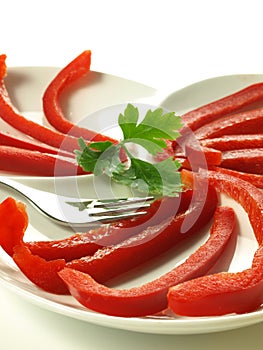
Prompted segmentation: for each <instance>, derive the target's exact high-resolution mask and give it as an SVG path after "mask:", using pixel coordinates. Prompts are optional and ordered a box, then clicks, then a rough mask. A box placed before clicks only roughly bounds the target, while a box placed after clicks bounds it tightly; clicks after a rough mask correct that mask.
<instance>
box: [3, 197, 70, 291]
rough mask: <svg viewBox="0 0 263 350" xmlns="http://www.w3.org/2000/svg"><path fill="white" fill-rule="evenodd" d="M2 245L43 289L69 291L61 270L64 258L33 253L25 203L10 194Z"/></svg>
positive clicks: (6, 205) (4, 206) (4, 219)
mask: <svg viewBox="0 0 263 350" xmlns="http://www.w3.org/2000/svg"><path fill="white" fill-rule="evenodd" d="M0 221H1V223H2V224H1V225H0V246H1V247H2V248H3V249H4V251H5V252H6V253H7V254H8V255H10V256H11V257H13V260H14V261H15V262H16V264H17V265H18V267H19V268H20V269H21V271H22V272H23V273H24V274H25V275H26V276H27V277H28V278H29V279H30V280H31V281H32V282H33V283H35V284H36V285H37V286H39V287H40V288H42V289H44V290H46V291H48V292H51V293H58V294H66V293H68V289H67V287H66V285H65V284H64V283H63V281H62V280H61V278H60V277H59V276H58V274H57V272H58V271H59V270H61V269H63V268H64V267H65V261H64V260H63V259H60V260H53V261H46V260H44V259H42V258H40V257H39V256H35V255H33V254H31V252H30V250H29V249H28V248H27V247H26V246H25V245H24V242H23V237H24V234H25V231H26V228H27V226H28V216H27V212H26V207H25V205H24V204H23V203H21V202H18V201H16V200H15V199H13V198H11V197H8V198H7V199H5V200H4V201H3V202H2V203H1V204H0Z"/></svg>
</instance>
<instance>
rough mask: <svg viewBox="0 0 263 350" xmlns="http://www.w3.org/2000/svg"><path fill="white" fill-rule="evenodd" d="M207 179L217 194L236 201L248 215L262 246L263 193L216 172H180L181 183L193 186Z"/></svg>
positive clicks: (233, 177)
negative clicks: (222, 194)
mask: <svg viewBox="0 0 263 350" xmlns="http://www.w3.org/2000/svg"><path fill="white" fill-rule="evenodd" d="M200 177H201V178H206V179H208V181H209V183H210V184H211V185H212V186H214V187H215V188H216V189H217V190H218V191H219V192H222V193H225V194H226V195H228V196H230V197H232V198H233V199H234V200H236V201H237V202H238V203H239V204H240V205H242V207H243V208H244V210H245V211H246V212H247V214H248V218H249V220H250V223H251V226H252V228H253V230H254V235H255V237H256V239H257V241H258V244H259V245H262V244H263V231H262V227H263V192H262V191H261V190H260V189H259V188H257V187H256V186H254V185H252V184H250V183H249V182H247V181H244V180H242V179H240V178H237V177H235V176H231V175H228V174H225V173H223V172H217V171H212V170H208V171H201V172H200V173H195V174H194V173H192V172H191V171H188V170H185V169H183V170H182V171H181V179H182V183H184V184H185V185H189V186H190V187H192V186H193V182H195V181H199V180H198V179H199V178H200Z"/></svg>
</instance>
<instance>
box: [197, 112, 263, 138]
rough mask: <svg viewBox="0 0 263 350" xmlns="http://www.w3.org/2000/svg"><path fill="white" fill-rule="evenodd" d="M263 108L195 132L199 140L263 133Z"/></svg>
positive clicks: (243, 113) (234, 116)
mask: <svg viewBox="0 0 263 350" xmlns="http://www.w3.org/2000/svg"><path fill="white" fill-rule="evenodd" d="M262 121H263V108H257V109H252V110H250V111H245V112H242V113H237V114H232V115H230V116H227V117H223V118H220V119H219V120H215V121H213V122H210V123H208V124H205V125H204V126H202V127H200V128H199V129H197V130H195V132H194V134H195V137H196V138H197V139H199V140H202V139H207V138H214V137H220V136H223V135H237V134H258V133H261V132H263V123H262Z"/></svg>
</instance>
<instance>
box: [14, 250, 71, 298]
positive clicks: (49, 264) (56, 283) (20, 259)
mask: <svg viewBox="0 0 263 350" xmlns="http://www.w3.org/2000/svg"><path fill="white" fill-rule="evenodd" d="M13 260H14V262H15V263H16V264H17V266H18V267H19V269H20V270H21V271H22V272H23V273H24V275H25V276H26V277H27V278H28V279H29V280H30V281H31V282H33V283H34V284H35V285H37V286H38V287H39V288H41V289H43V290H45V291H47V292H50V293H55V294H68V288H67V286H66V285H65V283H64V282H63V281H62V279H61V278H60V277H59V276H58V272H59V271H60V270H62V269H63V268H64V267H65V264H66V262H65V260H63V259H57V260H52V261H46V260H45V259H42V258H40V257H39V256H37V255H33V254H32V253H31V252H30V250H29V249H28V248H27V247H26V246H25V245H23V244H20V245H16V246H15V247H14V254H13Z"/></svg>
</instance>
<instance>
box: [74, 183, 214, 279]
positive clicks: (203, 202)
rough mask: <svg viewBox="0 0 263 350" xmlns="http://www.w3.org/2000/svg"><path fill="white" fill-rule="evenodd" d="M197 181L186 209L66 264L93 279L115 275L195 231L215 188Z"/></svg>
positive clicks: (208, 215)
mask: <svg viewBox="0 0 263 350" xmlns="http://www.w3.org/2000/svg"><path fill="white" fill-rule="evenodd" d="M206 185H207V183H206V184H205V183H204V182H203V181H200V183H198V186H200V187H197V189H195V191H194V197H195V198H194V200H193V201H192V202H191V204H190V207H189V209H188V210H187V211H185V212H183V213H182V214H179V215H176V214H175V215H174V216H173V217H170V218H168V219H166V220H164V221H162V222H161V223H160V224H158V225H156V226H152V227H148V228H146V229H145V230H143V231H142V232H141V233H140V234H138V235H136V236H132V237H131V238H130V239H127V240H125V241H124V242H121V243H120V244H118V245H115V246H110V247H105V248H102V249H100V250H98V251H97V252H96V253H95V254H94V255H93V256H88V257H83V258H81V259H77V260H72V261H70V262H69V263H67V267H70V268H73V269H76V270H79V271H82V272H85V273H88V274H90V275H91V276H92V277H93V278H94V279H95V280H96V281H97V282H100V283H102V282H105V281H107V280H110V279H112V278H114V277H117V276H119V275H121V274H123V273H126V272H127V271H129V270H131V269H132V268H134V267H137V266H139V265H140V264H142V263H145V262H147V261H149V260H150V259H152V258H155V257H157V256H158V255H160V254H162V253H164V252H165V251H167V250H168V249H170V248H171V247H173V246H176V245H177V244H178V243H179V242H181V241H182V240H184V239H186V238H187V237H188V236H191V235H193V234H196V233H197V232H198V230H199V229H200V228H201V227H203V225H205V224H206V223H207V221H208V220H209V219H210V218H211V217H212V215H213V214H214V211H215V209H216V206H217V203H218V201H217V194H216V192H215V190H214V189H213V188H212V187H210V186H208V187H207V186H206Z"/></svg>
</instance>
